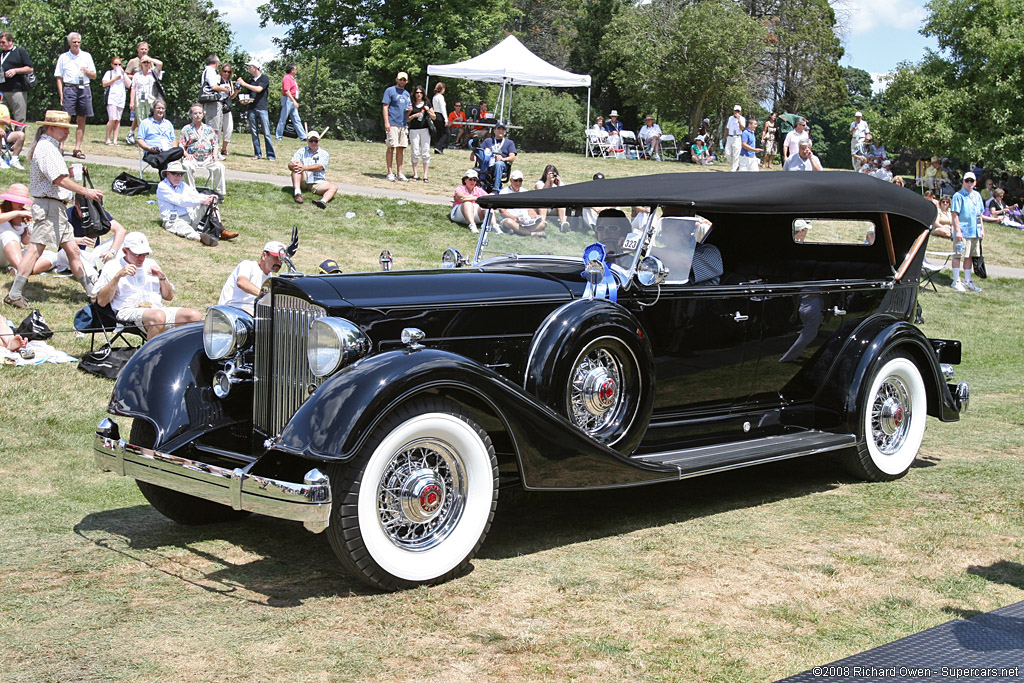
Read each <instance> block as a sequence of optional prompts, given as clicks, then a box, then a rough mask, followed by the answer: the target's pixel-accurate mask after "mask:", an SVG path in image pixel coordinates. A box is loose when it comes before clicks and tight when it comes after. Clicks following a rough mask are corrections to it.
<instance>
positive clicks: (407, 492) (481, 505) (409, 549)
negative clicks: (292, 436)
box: [327, 399, 498, 590]
mask: <svg viewBox="0 0 1024 683" xmlns="http://www.w3.org/2000/svg"><path fill="white" fill-rule="evenodd" d="M329 469H330V477H331V484H332V488H333V494H334V500H335V505H334V507H333V509H332V511H331V523H330V526H329V527H328V528H327V538H328V540H329V541H330V544H331V548H333V550H334V552H335V554H336V555H337V556H338V558H339V559H340V560H341V562H342V564H344V565H345V566H346V567H347V568H348V569H349V570H351V571H352V572H353V573H354V574H355V575H356V576H357V577H359V578H360V579H362V580H363V581H365V582H367V583H369V584H370V585H371V586H374V587H376V588H380V589H383V590H398V589H403V588H411V587H414V586H417V585H421V584H433V583H442V582H444V581H448V580H450V579H452V578H454V577H455V576H457V575H459V574H460V573H461V572H462V571H464V570H465V569H466V567H467V566H468V565H469V562H470V560H472V559H473V556H474V555H475V554H476V551H477V550H478V549H479V548H480V545H481V544H482V543H483V540H484V537H485V536H486V535H487V531H488V529H489V528H490V526H491V520H492V519H493V518H494V510H495V507H496V505H497V501H498V464H497V458H496V457H495V455H494V446H493V445H492V444H491V440H490V437H488V435H487V433H486V432H485V431H484V430H483V429H482V428H481V427H480V426H479V425H478V424H477V423H476V422H475V421H473V419H472V418H471V417H469V416H468V415H466V414H464V412H463V411H462V410H461V409H460V408H459V407H458V406H456V405H455V404H453V403H451V402H449V401H445V400H441V399H424V400H418V401H414V402H412V403H410V404H408V405H406V406H403V407H402V408H400V409H399V410H397V411H396V412H395V413H394V414H393V415H391V416H389V417H388V418H387V419H385V420H384V421H383V422H382V424H381V425H379V426H378V427H377V428H376V429H375V430H374V432H373V434H372V435H371V436H370V438H369V440H368V442H367V444H366V446H365V447H364V448H363V450H362V451H361V452H360V453H359V454H358V455H357V456H356V457H355V458H354V459H353V460H352V461H351V462H348V463H344V464H341V465H336V466H333V467H331V468H329Z"/></svg>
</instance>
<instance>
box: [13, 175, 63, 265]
mask: <svg viewBox="0 0 1024 683" xmlns="http://www.w3.org/2000/svg"><path fill="white" fill-rule="evenodd" d="M31 205H32V197H31V196H30V195H29V192H28V187H26V186H25V185H22V184H21V183H13V184H12V185H11V186H10V187H8V188H7V191H6V192H4V193H3V194H0V270H5V269H7V268H13V269H14V270H17V269H18V265H19V264H21V257H22V255H23V254H24V253H25V250H26V249H27V248H28V245H29V238H30V233H29V231H28V230H27V227H28V224H29V222H30V221H31V220H32V212H31V211H29V210H28V209H26V208H25V207H28V206H31ZM56 259H57V254H56V253H55V252H53V251H51V250H49V249H47V250H44V251H43V253H42V255H41V256H40V257H39V258H38V259H37V260H36V265H35V266H34V267H33V268H32V274H33V275H38V274H40V273H45V272H46V271H48V270H49V269H50V268H51V267H52V266H53V262H54V261H55V260H56Z"/></svg>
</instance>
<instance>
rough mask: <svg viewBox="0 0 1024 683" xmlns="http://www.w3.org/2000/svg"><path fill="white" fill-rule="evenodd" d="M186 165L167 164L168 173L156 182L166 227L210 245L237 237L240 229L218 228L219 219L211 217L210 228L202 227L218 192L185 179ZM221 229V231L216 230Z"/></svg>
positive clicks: (158, 199)
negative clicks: (202, 190) (203, 190)
mask: <svg viewBox="0 0 1024 683" xmlns="http://www.w3.org/2000/svg"><path fill="white" fill-rule="evenodd" d="M184 175H185V167H184V166H182V165H181V162H180V161H172V162H171V163H170V164H168V165H167V170H166V175H165V176H164V179H163V180H161V181H160V184H159V185H157V186H156V203H157V206H158V207H159V209H160V221H161V223H162V224H163V226H164V230H166V231H167V232H169V233H171V234H173V235H177V236H178V237H184V238H185V239H188V240H193V241H195V242H202V243H203V244H205V245H206V246H208V247H215V246H217V242H218V241H219V240H222V239H225V240H230V239H234V238H235V237H238V233H237V232H231V231H228V230H224V229H223V228H220V229H218V228H217V224H219V222H220V221H216V222H214V221H212V220H211V221H210V222H209V223H210V227H209V229H207V230H203V231H200V230H199V227H200V224H201V223H202V222H203V218H204V217H205V216H206V214H207V212H208V211H215V210H216V207H215V206H214V205H215V204H216V202H217V195H215V194H202V193H200V192H199V191H197V190H196V189H195V188H194V187H192V186H191V185H189V184H188V183H186V182H184V181H183V180H182V176H184ZM217 233H219V234H217Z"/></svg>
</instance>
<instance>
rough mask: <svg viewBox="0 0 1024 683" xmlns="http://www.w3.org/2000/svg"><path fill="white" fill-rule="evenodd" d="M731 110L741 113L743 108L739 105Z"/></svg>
mask: <svg viewBox="0 0 1024 683" xmlns="http://www.w3.org/2000/svg"><path fill="white" fill-rule="evenodd" d="M732 110H733V111H743V107H741V106H740V105H738V104H737V105H736V106H735V107H733V108H732Z"/></svg>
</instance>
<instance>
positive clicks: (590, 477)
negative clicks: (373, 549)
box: [274, 349, 678, 489]
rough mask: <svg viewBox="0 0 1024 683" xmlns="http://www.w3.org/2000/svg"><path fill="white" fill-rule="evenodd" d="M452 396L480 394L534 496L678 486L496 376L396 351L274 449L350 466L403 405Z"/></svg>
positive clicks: (303, 410) (311, 407)
mask: <svg viewBox="0 0 1024 683" xmlns="http://www.w3.org/2000/svg"><path fill="white" fill-rule="evenodd" d="M448 390H454V391H458V392H462V393H468V394H472V395H473V396H474V397H476V398H477V399H479V400H480V401H481V402H483V403H484V404H485V405H487V406H488V407H489V408H490V409H491V410H492V411H493V413H494V415H495V416H496V417H497V418H498V419H499V420H500V421H501V423H502V424H503V425H504V428H505V429H506V431H507V432H508V434H509V436H510V441H511V442H512V445H513V448H514V450H515V456H516V458H517V460H518V462H519V468H520V473H521V476H522V480H523V485H524V486H525V487H527V488H533V489H544V488H548V489H552V488H557V489H576V488H595V487H608V486H624V485H630V484H640V483H647V482H651V481H657V480H661V479H677V478H678V470H677V469H676V468H664V467H660V466H651V465H646V464H642V463H638V462H635V461H632V460H630V459H629V458H628V457H625V456H623V455H620V454H619V453H616V452H615V451H613V450H611V449H609V448H607V447H605V446H603V445H602V444H599V443H597V442H596V441H594V440H593V439H591V438H590V437H588V436H586V435H585V434H583V433H582V432H580V431H579V430H577V429H576V428H574V427H573V426H572V425H571V424H569V422H568V421H566V420H565V419H564V418H562V417H561V416H559V415H557V414H556V413H555V412H554V411H552V410H551V409H550V408H548V407H547V406H545V405H543V404H541V403H540V402H538V401H537V400H536V399H535V398H534V397H533V396H531V395H529V394H527V393H526V392H525V391H524V390H523V389H522V388H521V387H519V386H517V385H515V384H513V383H512V382H510V381H509V380H507V379H505V378H504V377H502V376H501V375H499V374H497V373H495V372H493V371H492V370H490V369H489V368H486V367H484V366H481V365H479V364H478V363H475V362H473V361H471V360H469V359H467V358H465V357H463V356H459V355H457V354H453V353H449V352H446V351H439V350H436V349H422V350H419V351H406V350H403V351H390V352H387V353H382V354H378V355H375V356H370V357H368V358H365V359H363V360H361V361H359V362H357V363H355V364H353V365H352V366H349V367H348V368H345V369H344V370H342V371H341V372H339V373H338V374H336V375H334V376H333V377H331V378H330V379H328V380H327V381H326V382H324V383H323V385H322V386H320V387H318V388H317V389H316V391H315V392H314V393H313V395H312V396H311V397H310V398H309V399H308V400H307V401H306V402H305V403H304V404H303V405H302V407H300V408H299V410H298V411H297V412H296V413H295V415H294V416H292V419H291V420H290V421H289V423H288V424H287V425H286V426H285V428H284V430H282V432H281V435H280V437H279V438H278V439H277V441H276V442H275V444H274V448H275V449H277V450H281V451H284V452H287V453H292V454H295V455H299V456H301V457H304V458H309V459H314V460H335V461H337V460H347V459H350V458H352V457H353V456H354V455H355V454H356V453H357V452H358V451H359V450H360V448H362V446H363V444H364V443H365V441H366V439H367V437H368V436H369V435H370V433H371V432H372V431H373V428H374V427H375V426H376V425H377V424H378V423H379V422H380V420H382V419H383V418H384V417H385V416H386V415H388V414H389V412H391V411H393V410H394V409H395V408H397V407H398V406H399V405H401V404H402V403H403V402H405V401H407V400H409V399H411V398H413V397H415V396H417V395H420V394H424V393H430V392H440V393H445V392H446V391H448Z"/></svg>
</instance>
